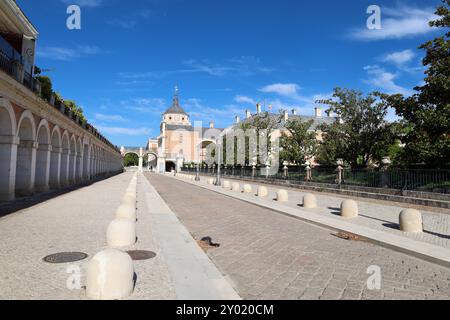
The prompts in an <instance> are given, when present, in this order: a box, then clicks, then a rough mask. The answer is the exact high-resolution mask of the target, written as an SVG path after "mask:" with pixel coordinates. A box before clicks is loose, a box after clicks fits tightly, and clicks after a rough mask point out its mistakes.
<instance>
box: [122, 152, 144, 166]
mask: <svg viewBox="0 0 450 320" xmlns="http://www.w3.org/2000/svg"><path fill="white" fill-rule="evenodd" d="M129 154H135V155H136V156H137V158H138V165H139V158H140V155H139V152H138V151H135V150H127V151H124V152H123V153H122V164H123V166H125V157H126V156H127V155H129Z"/></svg>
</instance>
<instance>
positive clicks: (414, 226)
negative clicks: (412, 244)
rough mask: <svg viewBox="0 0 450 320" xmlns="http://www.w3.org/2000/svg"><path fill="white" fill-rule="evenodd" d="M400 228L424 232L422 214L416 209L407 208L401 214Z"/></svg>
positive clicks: (407, 230) (405, 230) (406, 230)
mask: <svg viewBox="0 0 450 320" xmlns="http://www.w3.org/2000/svg"><path fill="white" fill-rule="evenodd" d="M399 226H400V230H401V231H404V232H414V233H420V232H423V222H422V214H421V213H420V211H418V210H415V209H405V210H402V212H400V216H399Z"/></svg>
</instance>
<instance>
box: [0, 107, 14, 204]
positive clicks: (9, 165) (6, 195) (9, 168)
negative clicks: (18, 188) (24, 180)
mask: <svg viewBox="0 0 450 320" xmlns="http://www.w3.org/2000/svg"><path fill="white" fill-rule="evenodd" d="M17 143H18V138H17V137H16V116H15V113H14V110H13V107H12V106H11V103H10V102H9V101H7V100H5V99H0V181H1V183H0V201H7V200H13V199H14V189H15V182H16V160H17Z"/></svg>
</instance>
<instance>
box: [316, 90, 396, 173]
mask: <svg viewBox="0 0 450 320" xmlns="http://www.w3.org/2000/svg"><path fill="white" fill-rule="evenodd" d="M381 97H382V94H380V93H376V92H374V93H370V94H368V95H367V96H363V94H362V93H361V92H359V91H355V90H350V89H341V88H336V89H334V94H333V98H332V99H328V100H322V101H319V102H321V103H324V104H326V105H328V106H329V108H328V110H327V113H330V112H332V113H335V114H336V115H337V118H336V121H335V122H334V123H332V124H323V125H321V126H320V130H321V131H322V132H323V142H322V143H321V145H320V150H319V161H320V160H322V161H323V160H325V162H330V163H333V162H335V160H336V158H335V157H337V158H342V159H344V160H345V161H346V162H347V163H348V164H350V165H351V166H352V167H358V166H363V167H366V166H367V165H368V164H369V163H371V162H378V161H380V160H381V158H382V157H383V156H387V155H388V149H389V147H390V146H391V145H392V144H394V142H395V140H396V139H397V136H398V134H397V129H398V126H397V124H395V123H389V122H388V121H387V120H386V116H387V111H388V106H387V104H386V103H385V101H384V100H382V99H381ZM333 158H334V159H333Z"/></svg>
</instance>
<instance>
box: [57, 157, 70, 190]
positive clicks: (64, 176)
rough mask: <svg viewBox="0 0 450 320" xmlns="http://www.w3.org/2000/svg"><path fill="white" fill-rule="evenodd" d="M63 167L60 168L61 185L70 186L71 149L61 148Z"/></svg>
mask: <svg viewBox="0 0 450 320" xmlns="http://www.w3.org/2000/svg"><path fill="white" fill-rule="evenodd" d="M61 151H62V152H61V168H60V177H59V184H60V186H61V187H65V186H68V185H69V183H70V173H69V164H70V150H69V149H62V150H61Z"/></svg>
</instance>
